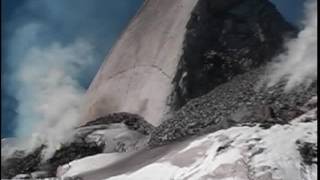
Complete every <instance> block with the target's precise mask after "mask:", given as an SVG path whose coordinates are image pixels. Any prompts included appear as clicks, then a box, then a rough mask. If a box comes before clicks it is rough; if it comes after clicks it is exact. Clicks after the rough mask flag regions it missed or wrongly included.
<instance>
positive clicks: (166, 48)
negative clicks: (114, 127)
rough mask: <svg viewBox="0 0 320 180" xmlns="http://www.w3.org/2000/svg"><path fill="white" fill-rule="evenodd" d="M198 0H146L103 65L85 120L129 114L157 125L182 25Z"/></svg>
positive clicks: (179, 46)
mask: <svg viewBox="0 0 320 180" xmlns="http://www.w3.org/2000/svg"><path fill="white" fill-rule="evenodd" d="M196 2H197V0H174V1H172V0H148V1H145V4H144V5H143V7H142V8H141V10H140V12H139V13H138V14H137V15H136V17H134V19H133V20H132V22H131V23H130V25H129V26H128V27H127V29H126V30H125V31H124V33H123V34H122V36H121V37H120V39H119V40H118V42H117V43H116V45H115V46H114V48H113V49H112V51H111V52H110V54H109V56H108V57H107V59H106V62H104V64H103V65H102V66H101V68H100V70H99V72H98V74H97V75H96V77H95V79H94V81H93V83H92V84H91V86H90V88H89V90H88V94H87V100H88V102H87V108H86V109H88V111H86V112H85V115H84V116H83V122H86V121H90V120H94V119H96V118H98V117H101V116H104V115H106V114H108V113H113V112H130V113H135V114H139V115H141V116H143V117H144V118H145V119H147V120H148V121H149V122H150V123H151V124H153V125H159V124H160V119H161V118H162V116H163V114H165V113H166V112H167V111H168V108H167V106H166V98H167V97H168V95H169V94H170V92H171V89H172V85H171V81H172V79H173V77H174V74H175V72H176V66H177V64H178V61H179V58H180V54H181V49H182V42H183V39H184V34H185V29H186V28H185V27H186V24H187V22H188V20H189V18H190V13H191V11H192V9H193V7H194V5H195V4H196Z"/></svg>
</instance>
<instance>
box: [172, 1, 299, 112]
mask: <svg viewBox="0 0 320 180" xmlns="http://www.w3.org/2000/svg"><path fill="white" fill-rule="evenodd" d="M290 33H291V34H294V33H295V29H294V27H292V26H291V25H290V24H288V23H287V22H286V21H285V20H284V19H283V18H282V17H281V15H280V14H279V13H278V11H277V10H276V9H275V7H274V6H273V5H272V4H271V3H270V2H269V1H261V0H233V1H219V0H218V1H212V0H200V1H199V2H198V4H197V5H196V7H195V9H194V10H193V12H192V16H191V19H190V20H189V22H188V24H187V32H186V35H185V40H184V47H183V55H182V57H181V60H180V62H179V67H178V71H177V74H176V77H175V79H174V83H175V89H174V92H173V94H172V102H171V103H172V105H173V107H174V109H178V108H180V107H181V106H182V105H184V104H185V103H186V102H187V101H188V100H190V99H192V98H195V97H199V96H201V95H203V94H205V93H207V92H209V91H210V90H212V89H213V88H215V87H216V86H218V85H219V84H222V83H224V82H227V81H228V80H230V79H231V78H233V77H234V76H235V75H237V74H241V73H244V72H247V71H248V70H250V69H253V68H256V67H258V66H259V65H261V64H264V63H265V62H267V61H270V60H271V58H272V57H273V56H274V55H275V54H276V53H278V52H279V51H280V50H281V46H282V43H283V39H284V38H283V37H285V36H288V35H289V34H290Z"/></svg>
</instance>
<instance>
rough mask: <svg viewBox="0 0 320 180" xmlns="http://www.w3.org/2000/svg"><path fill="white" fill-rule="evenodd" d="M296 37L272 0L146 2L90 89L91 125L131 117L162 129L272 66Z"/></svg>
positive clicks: (88, 119) (151, 0) (155, 0)
mask: <svg viewBox="0 0 320 180" xmlns="http://www.w3.org/2000/svg"><path fill="white" fill-rule="evenodd" d="M294 33H295V29H294V28H293V27H292V26H291V25H290V24H288V23H287V22H286V21H285V20H284V19H283V18H282V17H281V15H280V14H279V13H278V12H277V10H276V9H275V7H274V6H273V5H272V4H271V3H270V2H269V1H260V0H236V1H221V0H215V1H210V0H200V1H197V0H192V1H190V0H177V1H169V0H165V1H161V3H160V1H159V0H150V1H146V2H145V4H144V6H143V8H142V9H141V11H140V13H139V14H137V16H136V17H135V18H134V19H133V20H132V22H131V24H130V25H129V26H128V28H127V30H126V31H125V32H124V33H123V35H122V36H121V38H120V39H119V40H118V42H117V44H116V46H115V47H114V48H113V50H112V51H111V53H110V54H109V56H108V58H107V59H106V62H105V63H104V64H103V65H102V67H101V69H100V71H99V72H98V74H97V76H96V78H95V79H94V81H93V83H92V85H91V87H90V89H89V90H88V93H87V94H88V98H87V99H88V103H87V105H88V106H87V109H88V111H86V113H85V115H84V122H85V121H90V120H94V119H96V118H98V117H100V116H103V115H106V114H108V113H113V112H130V113H135V114H139V115H141V116H142V117H144V118H145V119H146V120H147V121H148V122H149V123H151V124H153V125H155V126H157V125H159V124H160V123H161V121H162V120H163V119H164V117H165V115H166V114H168V113H170V112H172V110H176V109H179V108H180V107H181V106H182V105H184V104H185V103H186V102H187V101H189V100H190V99H192V98H195V97H199V96H201V95H203V94H205V93H207V92H208V91H210V90H211V89H213V88H214V87H216V86H217V85H219V84H221V83H224V82H226V81H228V80H230V79H232V78H233V77H234V76H235V75H237V74H241V73H244V72H246V71H248V70H250V69H253V68H256V67H257V66H259V65H261V64H264V63H265V62H267V61H270V60H271V57H273V56H274V55H275V54H276V53H277V52H279V51H280V50H281V45H282V43H283V38H284V37H286V36H289V35H290V34H291V35H292V34H294ZM124 50H125V51H124Z"/></svg>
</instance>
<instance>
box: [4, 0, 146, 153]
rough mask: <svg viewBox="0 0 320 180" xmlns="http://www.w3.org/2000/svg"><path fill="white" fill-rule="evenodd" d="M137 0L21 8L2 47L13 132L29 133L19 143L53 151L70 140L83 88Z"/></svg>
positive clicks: (44, 1) (73, 0)
mask: <svg viewBox="0 0 320 180" xmlns="http://www.w3.org/2000/svg"><path fill="white" fill-rule="evenodd" d="M139 2H142V0H135V1H132V0H130V1H118V0H113V1H105V0H95V1H94V2H91V1H90V2H88V0H68V1H64V0H54V1H52V0H41V1H38V0H27V1H24V3H23V4H22V5H21V6H20V7H18V8H17V10H16V11H15V13H14V14H13V15H12V17H11V18H12V19H11V21H10V20H9V21H8V22H6V26H5V28H4V33H5V34H6V35H5V36H4V37H5V38H6V40H5V43H6V44H5V46H4V47H5V48H6V50H5V52H6V55H5V63H6V68H7V69H6V72H5V75H6V76H5V77H6V78H5V80H6V81H5V82H6V84H5V91H6V92H7V94H9V95H10V96H12V97H14V98H15V99H16V100H17V102H18V105H17V107H16V108H15V109H14V110H15V111H16V116H15V117H11V116H6V118H8V119H6V120H5V121H11V118H12V119H14V121H16V122H17V123H16V124H17V128H16V129H15V135H16V136H17V137H19V138H21V139H26V140H23V141H20V142H23V143H19V145H21V146H19V147H18V148H19V149H21V148H23V149H25V150H32V149H33V148H35V147H37V146H39V145H40V144H42V143H45V144H46V145H47V146H48V148H47V151H46V154H45V156H46V157H49V156H50V155H52V153H53V152H54V151H55V149H56V146H59V145H60V144H61V143H64V142H66V141H68V140H70V137H72V133H71V132H72V131H71V130H72V129H73V128H74V127H75V126H77V125H78V121H79V120H80V118H79V115H80V114H81V113H80V111H81V108H82V101H83V100H84V93H85V90H86V88H87V86H88V84H89V83H90V80H91V79H92V77H93V75H94V74H95V72H96V71H97V69H98V67H99V65H100V63H101V62H102V60H103V57H104V56H105V54H106V52H107V50H108V49H109V48H111V46H112V44H113V42H114V41H115V40H116V38H117V36H118V35H119V34H120V31H121V30H122V28H124V27H125V25H126V23H127V22H128V21H129V18H130V17H132V16H133V15H134V13H135V12H136V10H137V8H138V7H139V5H140V4H139ZM110 4H112V6H110ZM119 9H121V10H122V11H119ZM115 17H117V18H115ZM2 74H3V72H2ZM9 103H10V102H9ZM26 148H27V149H26Z"/></svg>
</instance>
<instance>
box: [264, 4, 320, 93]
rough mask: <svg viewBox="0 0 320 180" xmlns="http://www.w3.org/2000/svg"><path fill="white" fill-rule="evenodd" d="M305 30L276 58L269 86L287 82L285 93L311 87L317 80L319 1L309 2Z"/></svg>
mask: <svg viewBox="0 0 320 180" xmlns="http://www.w3.org/2000/svg"><path fill="white" fill-rule="evenodd" d="M304 12H305V13H304V14H305V17H304V20H303V22H302V23H303V29H302V30H301V31H300V32H299V34H298V37H297V38H295V39H291V40H290V41H288V42H287V43H286V44H285V47H286V51H285V52H284V53H282V54H280V55H278V56H277V57H276V58H275V63H273V64H272V65H271V68H270V69H269V76H268V78H267V79H268V86H269V87H270V86H273V85H275V84H276V83H278V82H279V81H281V80H286V81H287V84H286V86H285V91H289V90H291V89H292V88H294V87H296V86H299V85H300V86H301V85H302V86H309V85H310V84H311V83H312V82H314V81H315V80H316V79H317V41H318V37H317V0H307V1H306V3H305V9H304Z"/></svg>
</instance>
